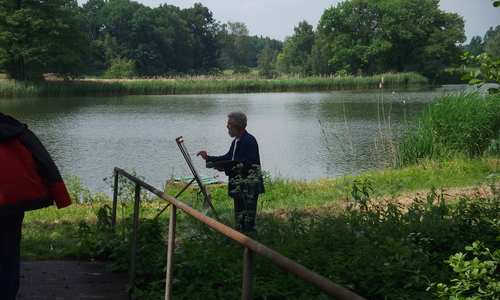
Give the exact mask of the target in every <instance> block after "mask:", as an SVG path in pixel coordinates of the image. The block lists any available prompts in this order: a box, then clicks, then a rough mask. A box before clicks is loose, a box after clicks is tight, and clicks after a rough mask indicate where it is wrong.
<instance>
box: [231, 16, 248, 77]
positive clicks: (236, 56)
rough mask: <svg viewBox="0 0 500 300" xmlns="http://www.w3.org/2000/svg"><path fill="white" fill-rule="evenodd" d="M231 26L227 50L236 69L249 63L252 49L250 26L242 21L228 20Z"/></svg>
mask: <svg viewBox="0 0 500 300" xmlns="http://www.w3.org/2000/svg"><path fill="white" fill-rule="evenodd" d="M227 25H228V28H229V36H228V42H227V43H226V47H227V48H226V50H227V53H228V54H229V57H230V58H231V60H232V62H233V66H234V68H235V71H237V70H238V69H240V68H242V67H247V66H248V65H249V54H250V50H251V44H250V37H249V36H248V28H247V26H246V25H245V23H242V22H227Z"/></svg>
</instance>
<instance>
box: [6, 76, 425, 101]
mask: <svg viewBox="0 0 500 300" xmlns="http://www.w3.org/2000/svg"><path fill="white" fill-rule="evenodd" d="M428 83H429V80H428V79H427V78H426V77H424V76H422V75H419V74H417V73H401V74H381V75H378V76H371V77H360V76H325V77H298V76H297V77H281V78H277V79H264V78H259V77H256V76H254V75H249V76H197V77H182V78H155V79H126V80H125V79H124V80H104V79H81V80H75V81H72V82H64V81H60V80H48V81H46V82H44V83H21V82H14V81H9V80H3V81H0V98H18V97H19V98H20V97H68V96H80V97H81V96H117V95H176V94H209V93H210V94H221V93H261V92H297V91H329V90H347V89H369V88H389V87H405V86H418V85H427V84H428Z"/></svg>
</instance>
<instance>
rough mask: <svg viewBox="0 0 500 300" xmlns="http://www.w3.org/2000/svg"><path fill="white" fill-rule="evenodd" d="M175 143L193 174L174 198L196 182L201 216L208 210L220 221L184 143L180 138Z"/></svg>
mask: <svg viewBox="0 0 500 300" xmlns="http://www.w3.org/2000/svg"><path fill="white" fill-rule="evenodd" d="M175 141H176V142H177V146H179V149H180V150H181V153H182V155H183V156H184V159H185V160H186V162H187V164H188V166H189V169H190V170H191V173H192V174H193V179H192V180H191V181H190V182H189V183H188V184H187V185H186V186H185V187H184V188H183V189H182V190H181V191H180V192H179V193H178V194H177V195H176V196H175V198H177V197H179V196H180V195H181V194H182V193H183V192H184V191H185V190H186V189H187V188H188V187H189V186H190V185H191V184H193V182H195V181H196V183H197V184H198V186H199V187H200V192H201V193H202V194H203V198H204V200H203V208H202V210H201V212H202V213H203V214H205V215H206V214H207V212H208V209H209V208H210V209H212V211H213V213H214V215H215V218H216V219H217V220H218V221H220V219H219V215H218V214H217V211H216V210H215V208H214V206H213V205H212V202H211V201H210V191H209V190H208V189H207V188H206V186H205V184H204V183H203V180H201V178H200V175H198V172H197V171H196V168H195V167H194V165H193V162H192V161H191V156H190V155H189V152H188V151H187V149H186V146H185V145H184V141H183V140H182V136H180V137H178V138H176V139H175ZM169 205H170V203H169V204H168V205H167V206H165V208H164V209H163V210H162V211H160V212H159V213H158V215H156V217H158V216H159V215H160V214H162V213H163V212H164V211H165V210H166V209H167V208H168V207H169Z"/></svg>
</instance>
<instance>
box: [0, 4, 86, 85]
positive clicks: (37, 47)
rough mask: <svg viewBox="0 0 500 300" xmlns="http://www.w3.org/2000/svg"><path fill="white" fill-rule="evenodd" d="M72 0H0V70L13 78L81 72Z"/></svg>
mask: <svg viewBox="0 0 500 300" xmlns="http://www.w3.org/2000/svg"><path fill="white" fill-rule="evenodd" d="M75 6H76V1H75V0H53V1H31V0H24V1H23V0H16V1H13V0H5V1H0V71H3V72H5V73H7V75H8V76H9V77H10V78H12V79H17V80H33V81H36V80H42V79H43V74H44V73H55V74H58V75H59V76H60V77H63V78H70V77H75V76H78V75H80V74H83V71H84V65H83V61H82V59H81V56H82V53H83V47H82V46H83V41H84V36H83V34H82V33H81V31H80V30H79V26H78V20H77V18H76V14H75V10H76V8H75Z"/></svg>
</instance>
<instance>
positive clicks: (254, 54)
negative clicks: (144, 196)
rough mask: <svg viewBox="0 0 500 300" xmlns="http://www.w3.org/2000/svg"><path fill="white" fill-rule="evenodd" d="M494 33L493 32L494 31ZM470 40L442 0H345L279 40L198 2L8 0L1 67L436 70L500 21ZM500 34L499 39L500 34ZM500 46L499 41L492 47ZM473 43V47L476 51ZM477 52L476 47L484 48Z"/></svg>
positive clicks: (31, 76) (171, 72)
mask: <svg viewBox="0 0 500 300" xmlns="http://www.w3.org/2000/svg"><path fill="white" fill-rule="evenodd" d="M490 31H491V32H490ZM490 31H489V32H488V33H487V35H488V36H487V37H486V36H485V38H484V40H482V39H481V38H479V39H478V38H476V37H475V38H474V39H472V41H471V44H470V45H468V46H460V45H458V43H463V42H465V40H466V38H465V34H464V20H463V18H462V17H460V16H459V15H457V14H452V13H445V12H444V11H441V10H440V9H439V0H412V1H409V0H347V1H344V2H341V3H339V4H338V5H337V6H336V7H333V6H332V7H330V8H328V9H325V11H324V13H323V15H322V16H321V18H320V20H319V23H318V25H317V27H316V29H315V28H314V27H313V26H312V25H310V24H308V23H307V22H306V21H302V22H299V23H298V26H297V27H295V28H294V34H293V35H292V36H290V37H287V38H285V40H284V41H283V42H282V41H279V40H275V39H271V38H269V37H262V36H260V37H258V36H250V35H249V32H248V29H247V27H246V25H245V24H244V23H242V22H228V23H227V24H221V23H220V22H218V21H216V20H215V19H214V17H213V15H212V12H211V11H210V10H209V8H207V7H205V6H203V5H202V4H201V3H197V4H194V6H193V7H191V8H186V9H180V8H179V7H176V6H173V5H167V4H162V5H160V6H158V7H156V8H150V7H147V6H145V5H143V4H141V3H139V2H136V1H131V0H89V1H88V2H86V3H84V4H83V5H81V6H79V5H78V3H77V1H76V0H46V1H35V0H3V1H1V2H0V72H3V73H6V74H7V76H8V77H9V78H12V79H16V80H43V78H44V74H46V73H53V74H55V75H57V76H59V77H62V78H65V79H74V78H79V77H82V76H84V75H87V76H104V77H106V76H107V77H114V78H116V77H134V76H136V77H156V76H161V77H165V76H176V75H198V74H213V75H217V74H220V73H221V70H225V69H232V70H234V71H235V72H241V73H244V72H248V70H249V68H254V67H258V69H259V74H260V75H261V76H264V77H269V78H272V77H275V76H279V75H281V74H301V75H304V76H311V75H329V74H337V75H342V74H358V75H370V74H374V73H381V72H390V71H394V72H404V71H416V72H420V73H421V74H423V75H425V76H428V77H432V76H433V75H435V74H436V72H437V71H438V70H439V69H440V68H442V67H443V66H447V65H451V64H452V63H454V62H457V60H458V59H459V57H460V54H461V53H462V52H463V51H464V47H465V48H467V47H468V48H471V49H476V48H479V47H478V45H479V44H481V45H482V47H483V49H485V48H487V46H486V44H487V42H488V41H489V40H493V39H494V37H495V36H496V35H498V33H499V31H500V28H499V27H497V28H496V29H495V30H493V29H491V30H490ZM497 39H498V38H497ZM492 48H494V49H498V47H496V48H495V47H492ZM469 51H471V50H469ZM478 51H479V50H478Z"/></svg>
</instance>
